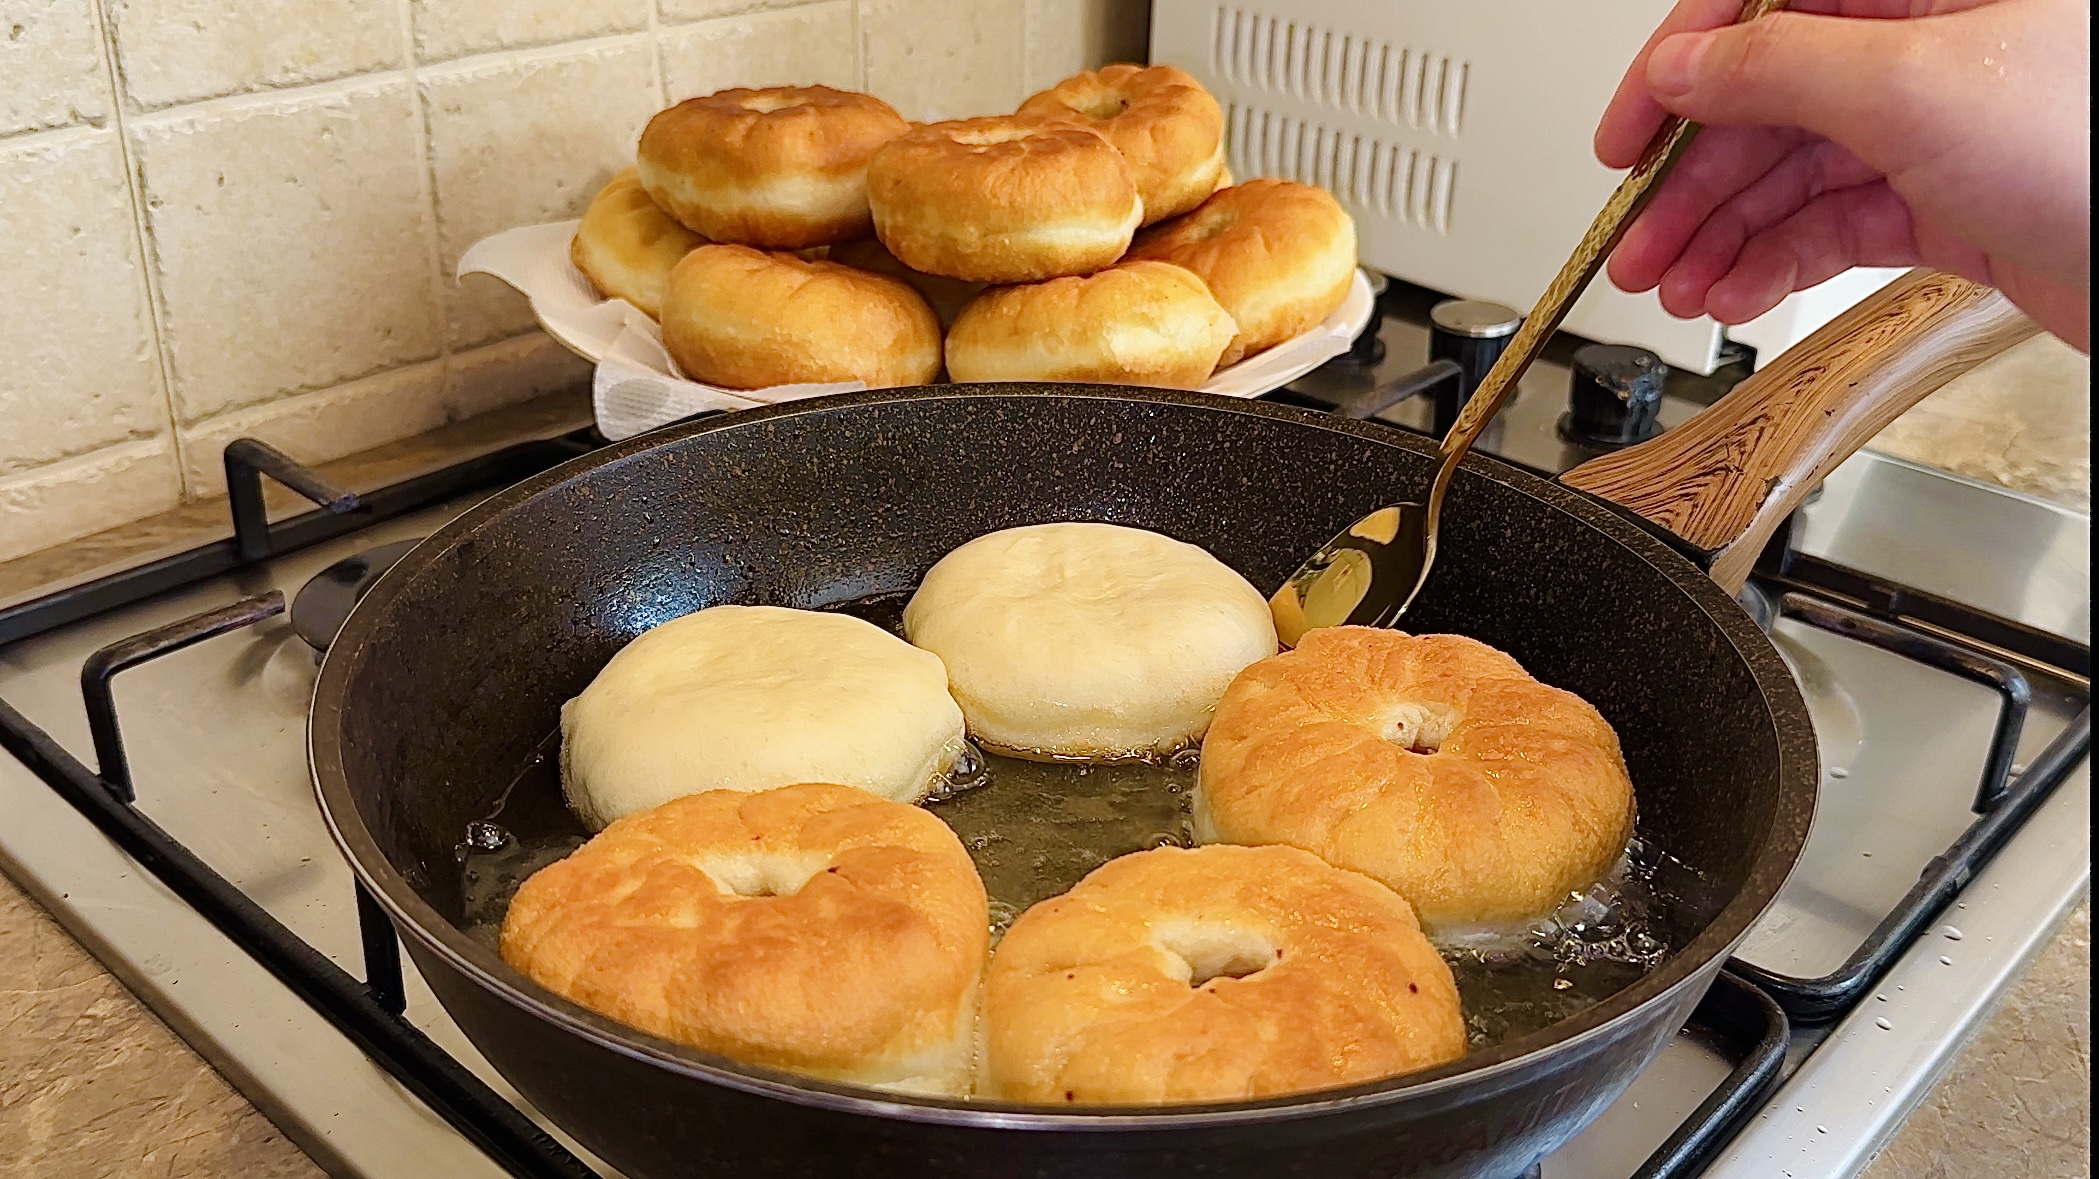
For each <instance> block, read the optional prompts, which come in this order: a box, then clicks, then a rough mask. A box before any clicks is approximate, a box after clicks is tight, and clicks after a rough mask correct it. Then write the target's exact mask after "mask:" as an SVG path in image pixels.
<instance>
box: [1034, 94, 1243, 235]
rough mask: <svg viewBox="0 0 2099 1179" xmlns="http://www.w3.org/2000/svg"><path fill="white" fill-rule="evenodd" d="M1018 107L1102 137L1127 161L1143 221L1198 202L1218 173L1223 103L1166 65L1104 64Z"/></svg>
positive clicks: (1214, 184) (1221, 173)
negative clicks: (1076, 124) (1074, 125)
mask: <svg viewBox="0 0 2099 1179" xmlns="http://www.w3.org/2000/svg"><path fill="white" fill-rule="evenodd" d="M1020 113H1021V114H1023V115H1037V116H1043V117H1050V118H1058V119H1068V120H1070V121H1072V122H1076V123H1078V124H1080V125H1081V126H1086V127H1091V128H1093V129H1094V130H1096V131H1098V132H1100V133H1101V134H1102V135H1104V136H1106V137H1107V139H1108V142H1109V143H1112V144H1114V145H1115V149H1116V150H1117V151H1120V152H1121V153H1122V154H1123V158H1124V159H1126V160H1128V161H1129V162H1130V172H1131V174H1132V175H1133V176H1134V177H1135V178H1136V181H1137V191H1138V193H1139V194H1140V195H1141V196H1142V197H1143V198H1144V222H1145V224H1147V225H1149V224H1151V223H1152V222H1154V221H1163V220H1165V219H1166V218H1168V217H1173V216H1177V215H1179V214H1181V213H1185V212H1187V211H1188V210H1190V209H1193V208H1194V207H1195V206H1197V205H1199V204H1201V203H1202V201H1203V198H1204V197H1206V196H1208V195H1210V193H1212V192H1214V191H1215V190H1216V189H1217V187H1218V181H1219V180H1220V179H1221V178H1222V177H1223V176H1224V174H1225V167H1224V153H1223V152H1222V151H1221V150H1219V149H1220V147H1221V146H1222V144H1223V142H1224V110H1223V108H1221V107H1219V106H1218V105H1217V100H1216V99H1215V98H1213V97H1211V95H1210V92H1209V91H1207V90H1205V89H1203V86H1202V83H1200V82H1198V81H1196V80H1195V79H1194V78H1193V77H1191V76H1189V74H1188V73H1187V72H1186V71H1184V70H1180V69H1177V68H1175V67H1173V66H1169V65H1158V66H1136V65H1110V66H1103V67H1101V68H1100V69H1098V70H1090V71H1088V72H1086V73H1083V74H1077V75H1074V76H1072V77H1069V78H1066V79H1064V80H1063V81H1062V82H1059V83H1057V84H1056V85H1055V86H1052V87H1050V88H1049V89H1048V90H1044V91H1043V92H1041V93H1040V94H1036V95H1033V96H1031V97H1029V99H1028V100H1027V101H1026V102H1023V103H1021V104H1020Z"/></svg>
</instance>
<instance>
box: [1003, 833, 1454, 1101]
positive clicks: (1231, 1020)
mask: <svg viewBox="0 0 2099 1179" xmlns="http://www.w3.org/2000/svg"><path fill="white" fill-rule="evenodd" d="M981 1038H982V1043H983V1048H982V1058H981V1060H980V1062H979V1065H978V1072H977V1092H978V1093H980V1094H982V1095H983V1096H986V1097H992V1098H997V1099H1000V1100H1004V1101H1034V1102H1045V1103H1054V1104H1058V1105H1065V1104H1086V1105H1155V1104H1162V1103H1166V1102H1183V1101H1245V1100H1250V1099H1253V1098H1260V1097H1274V1096H1278V1095H1280V1094H1285V1093H1302V1092H1305V1091H1307V1090H1312V1089H1330V1088H1334V1087H1337V1086H1341V1085H1355V1084H1361V1083H1363V1082H1365V1081H1374V1080H1377V1079H1379V1078H1381V1077H1390V1076H1397V1075H1398V1074H1400V1073H1409V1072H1415V1071H1418V1070H1420V1069H1425V1068H1430V1067H1432V1066H1434V1065H1438V1064H1443V1063H1445V1062H1447V1061H1452V1060H1456V1059H1458V1058H1459V1057H1461V1056H1463V1055H1464V1054H1465V1047H1466V1040H1465V1018H1464V1014H1463V1012H1462V1011H1461V1010H1460V1008H1459V1004H1458V988H1457V983H1456V981H1455V980H1454V979H1453V978H1452V977H1451V973H1450V967H1449V966H1447V965H1445V964H1444V962H1443V959H1442V958H1441V957H1439V956H1437V954H1436V950H1435V947H1433V946H1431V945H1430V944H1429V942H1428V939H1427V938H1425V937H1423V936H1422V933H1421V927H1420V926H1419V925H1418V924H1416V923H1415V920H1414V913H1413V910H1411V909H1409V908H1408V907H1407V903H1406V901H1404V900H1402V899H1400V897H1399V896H1398V894H1396V893H1394V892H1393V891H1392V890H1391V889H1389V888H1386V887H1385V886H1384V885H1382V884H1379V883H1378V882H1377V881H1375V880H1372V879H1370V878H1369V877H1367V876H1361V875H1358V874H1356V873H1354V872H1345V871H1342V870H1341V869H1339V868H1334V867H1331V866H1329V865H1327V864H1325V863H1323V862H1321V861H1320V860H1319V859H1318V858H1317V857H1315V856H1311V855H1307V854H1305V853H1304V852H1301V851H1298V850H1297V849H1296V848H1289V847H1204V848H1196V849H1193V850H1190V849H1187V848H1178V847H1167V848H1158V849H1156V850H1153V851H1143V852H1136V853H1134V854H1132V855H1126V856H1123V857H1121V858H1120V859H1116V860H1111V861H1109V862H1108V863H1107V864H1104V865H1102V866H1101V867H1099V868H1096V869H1094V871H1093V872H1092V873H1091V874H1089V875H1088V876H1087V877H1086V878H1085V879H1084V880H1081V881H1080V882H1079V883H1078V886H1077V887H1075V888H1073V889H1072V890H1071V891H1070V892H1068V893H1065V894H1064V895H1063V896H1060V897H1055V898H1052V899H1051V900H1047V901H1044V902H1042V903H1041V904H1039V905H1036V906H1035V907H1034V908H1031V909H1029V910H1028V911H1027V912H1025V913H1023V914H1021V916H1020V920H1018V921H1015V922H1014V923H1013V927H1012V928H1011V929H1009V930H1007V931H1006V936H1005V937H1004V939H1002V940H1001V941H1000V942H999V944H998V949H997V951H996V952H994V953H993V955H992V958H991V971H990V973H989V975H988V977H987V980H986V983H985V992H984V1016H983V1028H982V1031H981Z"/></svg>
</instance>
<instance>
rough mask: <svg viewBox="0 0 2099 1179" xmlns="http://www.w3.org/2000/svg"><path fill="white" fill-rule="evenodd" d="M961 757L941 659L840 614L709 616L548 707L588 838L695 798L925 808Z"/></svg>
mask: <svg viewBox="0 0 2099 1179" xmlns="http://www.w3.org/2000/svg"><path fill="white" fill-rule="evenodd" d="M961 752H962V712H961V710H960V709H958V708H957V707H956V706H955V702H954V700H953V698H951V697H950V696H949V695H948V691H947V673H946V671H945V670H944V669H943V668H942V667H941V665H940V660H939V659H937V658H935V657H933V656H932V655H929V654H927V653H926V652H924V651H922V650H920V649H918V648H916V647H913V646H911V645H910V644H909V643H906V642H904V641H903V640H902V639H899V638H897V637H896V636H895V635H892V634H890V633H889V632H888V631H885V630H883V629H882V628H880V627H878V626H875V625H874V624H873V623H869V622H863V621H861V620H860V619H858V618H853V617H851V616H849V615H845V614H826V613H819V612H816V611H811V610H787V609H782V608H780V607H777V606H713V607H709V608H708V609H705V610H701V611H698V612H697V613H693V614H687V615H686V616H684V617H683V618H674V619H672V620H671V621H669V622H666V623H664V624H663V625H661V626H657V627H653V628H651V629H650V630H647V631H644V632H643V633H642V634H641V636H640V637H639V638H637V639H635V640H634V641H633V642H631V643H629V644H627V645H626V646H625V647H623V648H621V649H620V651H619V653H618V654H617V655H614V656H613V657H612V661H611V662H610V663H607V664H606V665H605V669H604V670H603V671H600V672H599V673H598V675H597V678H596V679H594V680H592V681H591V682H590V686H589V687H587V688H585V689H583V692H582V694H581V695H579V696H577V697H576V698H575V699H573V700H571V701H569V702H568V703H567V704H566V705H564V706H563V707H562V709H561V782H562V789H563V791H564V792H565V793H566V794H567V795H568V800H569V805H570V806H571V807H572V808H574V810H575V812H576V814H577V815H578V816H579V817H581V818H582V820H583V822H584V823H585V824H586V825H587V826H589V827H590V828H591V829H593V830H596V829H598V828H601V827H604V826H605V825H606V824H608V823H611V822H612V821H613V820H615V819H618V818H621V817H622V816H625V815H631V814H633V813H635V812H636V811H644V810H647V809H648V808H650V807H652V806H657V805H660V804H662V803H665V802H668V801H670V800H671V799H673V798H680V797H683V796H685V795H688V794H698V793H701V792H703V791H708V790H744V791H749V790H770V789H772V788H774V787H776V786H789V785H793V784H794V783H797V782H842V783H845V784H847V785H850V786H857V787H860V788H861V789H863V790H867V791H870V792H872V793H874V794H878V795H880V796H882V797H884V798H890V799H895V800H898V801H902V802H916V801H918V800H919V799H922V798H924V797H925V796H926V795H927V794H928V793H929V792H931V790H932V789H933V786H934V785H935V784H936V783H937V782H939V781H940V780H941V779H942V778H943V777H944V776H945V775H946V774H947V772H948V771H949V769H950V768H951V767H952V766H953V765H954V761H955V758H956V756H957V755H958V754H960V753H961Z"/></svg>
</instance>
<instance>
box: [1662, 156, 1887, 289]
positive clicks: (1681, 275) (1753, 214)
mask: <svg viewBox="0 0 2099 1179" xmlns="http://www.w3.org/2000/svg"><path fill="white" fill-rule="evenodd" d="M1879 179H1880V176H1879V174H1878V173H1876V172H1874V171H1873V170H1872V169H1871V168H1868V167H1866V166H1865V165H1864V164H1863V163H1860V162H1859V160H1858V157H1856V156H1854V155H1852V154H1851V153H1850V152H1847V151H1845V150H1844V149H1843V148H1840V147H1838V146H1837V145H1835V144H1833V143H1831V142H1829V141H1828V140H1826V139H1810V140H1807V141H1805V142H1802V143H1800V144H1798V145H1797V146H1796V147H1794V148H1793V150H1792V151H1791V152H1789V153H1788V154H1787V155H1786V156H1785V158H1784V159H1783V160H1781V161H1779V162H1778V164H1776V165H1775V166H1774V167H1772V168H1771V170H1770V171H1769V172H1766V173H1765V174H1764V175H1763V176H1762V177H1760V178H1758V179H1757V180H1756V181H1755V182H1754V183H1752V184H1750V185H1749V186H1747V187H1745V188H1744V189H1743V190H1742V191H1741V192H1740V193H1737V194H1735V195H1734V196H1733V197H1732V198H1731V199H1730V200H1728V201H1727V202H1726V203H1724V204H1722V205H1720V206H1719V207H1718V208H1716V209H1714V210H1713V212H1712V214H1711V215H1710V216H1709V217H1707V218H1706V220H1705V223H1704V224H1702V225H1700V226H1699V227H1698V232H1697V234H1696V235H1695V236H1693V238H1692V239H1691V241H1690V242H1689V243H1688V244H1687V245H1685V246H1684V248H1683V250H1682V252H1681V253H1680V254H1679V255H1678V257H1677V258H1676V260H1675V261H1674V262H1673V263H1671V264H1670V266H1669V269H1668V272H1667V274H1666V275H1665V276H1664V277H1663V279H1662V280H1661V283H1660V287H1661V301H1662V306H1663V307H1664V308H1665V309H1667V310H1668V311H1669V312H1670V313H1671V314H1672V315H1680V316H1692V315H1697V314H1698V313H1699V312H1700V311H1702V310H1703V309H1704V307H1705V304H1706V295H1707V292H1708V291H1710V290H1711V289H1712V288H1713V286H1714V284H1716V283H1718V282H1719V281H1720V280H1721V279H1722V278H1723V277H1725V276H1726V275H1727V274H1728V273H1729V272H1730V271H1732V270H1734V269H1735V268H1736V267H1737V265H1738V264H1739V263H1740V260H1741V258H1742V253H1743V249H1744V247H1745V246H1747V245H1748V243H1749V242H1750V241H1752V240H1754V239H1755V238H1756V237H1757V236H1758V235H1759V234H1762V233H1764V232H1765V231H1766V230H1769V229H1771V228H1773V227H1774V226H1780V225H1783V224H1784V223H1785V222H1786V221H1787V220H1788V219H1789V218H1791V217H1793V216H1794V215H1795V214H1797V213H1798V212H1800V211H1801V210H1802V209H1804V208H1806V207H1807V206H1809V205H1810V204H1811V203H1813V202H1814V201H1815V200H1816V199H1817V198H1818V197H1820V196H1821V195H1822V194H1823V193H1826V192H1833V191H1838V190H1842V189H1847V188H1855V187H1858V186H1860V185H1864V184H1869V183H1871V182H1873V181H1876V180H1879Z"/></svg>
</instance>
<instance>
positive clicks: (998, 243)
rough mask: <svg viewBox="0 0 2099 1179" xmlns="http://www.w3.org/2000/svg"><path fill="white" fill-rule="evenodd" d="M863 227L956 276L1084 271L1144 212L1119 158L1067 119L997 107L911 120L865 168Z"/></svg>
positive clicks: (1105, 258) (1121, 243)
mask: <svg viewBox="0 0 2099 1179" xmlns="http://www.w3.org/2000/svg"><path fill="white" fill-rule="evenodd" d="M867 201H868V206H869V208H870V209H871V210H872V211H873V213H874V219H875V236H877V237H879V238H881V239H882V244H883V245H884V246H887V247H888V248H889V252H890V253H892V254H894V255H896V256H897V259H898V260H899V261H901V262H903V264H904V265H906V266H909V267H910V268H911V269H913V270H918V271H923V272H924V273H926V274H938V275H944V276H945V277H948V278H959V279H963V280H965V281H968V282H1040V281H1041V280H1043V279H1045V278H1056V277H1058V276H1060V275H1066V274H1091V273H1092V272H1094V271H1096V270H1099V269H1101V268H1102V267H1104V266H1110V265H1113V264H1114V262H1115V260H1116V259H1118V258H1120V257H1122V254H1123V251H1124V250H1127V249H1129V246H1130V235H1131V234H1132V233H1134V232H1136V229H1137V226H1138V224H1139V222H1141V221H1142V220H1143V217H1144V202H1143V201H1142V200H1141V199H1139V197H1138V195H1137V182H1136V181H1135V180H1134V179H1133V178H1132V177H1131V175H1130V166H1129V164H1128V163H1127V162H1126V161H1125V160H1124V159H1123V158H1122V153H1120V152H1118V151H1116V150H1115V148H1114V147H1113V146H1111V145H1110V144H1109V143H1108V141H1107V140H1106V139H1103V138H1102V137H1101V136H1100V135H1098V134H1096V133H1095V132H1093V131H1091V130H1089V129H1087V128H1084V127H1080V126H1077V125H1074V124H1071V123H1054V122H1046V121H1044V120H1041V119H1022V118H1016V117H1012V116H997V117H993V118H982V119H958V120H955V121H953V122H947V123H933V124H930V125H928V126H924V127H916V128H913V129H912V130H911V131H909V132H906V133H905V134H903V135H899V136H897V137H896V138H895V139H893V140H891V141H890V142H889V144H888V145H887V146H885V147H883V148H882V150H881V151H880V152H877V153H876V154H875V158H874V162H873V163H871V164H869V165H868V168H867Z"/></svg>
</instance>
